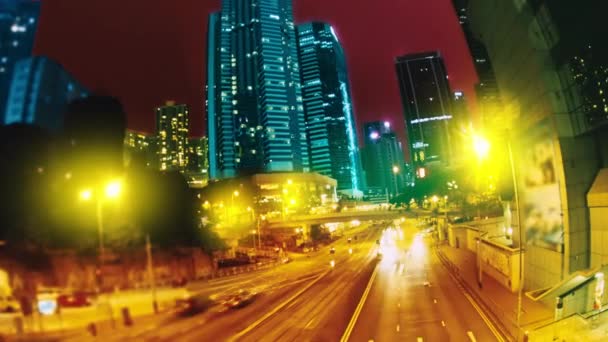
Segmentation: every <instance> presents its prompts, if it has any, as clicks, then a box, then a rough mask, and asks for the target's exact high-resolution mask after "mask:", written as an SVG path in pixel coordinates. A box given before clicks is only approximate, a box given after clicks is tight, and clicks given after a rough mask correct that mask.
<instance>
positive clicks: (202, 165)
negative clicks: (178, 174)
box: [187, 137, 209, 176]
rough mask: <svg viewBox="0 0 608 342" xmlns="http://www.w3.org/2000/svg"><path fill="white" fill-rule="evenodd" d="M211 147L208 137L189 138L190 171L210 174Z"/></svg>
mask: <svg viewBox="0 0 608 342" xmlns="http://www.w3.org/2000/svg"><path fill="white" fill-rule="evenodd" d="M208 154H209V147H208V144H207V137H200V138H190V139H188V168H187V170H188V171H189V172H193V173H199V174H204V175H205V176H206V175H208V170H209V159H208V158H207V155H208Z"/></svg>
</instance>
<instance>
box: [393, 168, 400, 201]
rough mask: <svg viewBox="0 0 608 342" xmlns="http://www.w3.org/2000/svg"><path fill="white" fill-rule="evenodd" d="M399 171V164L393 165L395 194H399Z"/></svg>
mask: <svg viewBox="0 0 608 342" xmlns="http://www.w3.org/2000/svg"><path fill="white" fill-rule="evenodd" d="M399 171H400V170H399V166H396V165H393V186H394V187H395V196H397V195H398V194H399V187H398V186H397V174H398V173H399Z"/></svg>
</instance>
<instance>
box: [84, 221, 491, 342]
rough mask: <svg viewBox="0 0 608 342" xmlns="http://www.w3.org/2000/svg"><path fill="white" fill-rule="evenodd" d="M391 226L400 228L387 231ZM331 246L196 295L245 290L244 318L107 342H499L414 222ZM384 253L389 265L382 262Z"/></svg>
mask: <svg viewBox="0 0 608 342" xmlns="http://www.w3.org/2000/svg"><path fill="white" fill-rule="evenodd" d="M389 226H391V227H392V228H389V229H385V228H387V227H389ZM355 235H356V236H357V239H356V240H355V239H354V236H355ZM348 237H351V238H352V239H351V241H350V242H349V241H348ZM332 247H333V248H334V249H335V253H334V254H330V253H329V248H330V247H326V248H324V249H322V250H321V251H318V252H315V253H311V254H309V255H308V256H305V257H301V258H298V259H295V260H294V261H293V262H291V263H289V264H286V265H282V266H279V267H276V268H271V269H267V270H260V271H257V272H255V273H251V274H243V275H239V276H234V277H232V278H226V279H220V280H216V281H212V282H208V283H204V284H195V285H194V286H192V287H191V290H193V291H196V292H199V293H204V294H205V295H210V296H212V297H213V298H221V297H222V296H224V295H226V294H230V293H234V292H236V291H238V290H239V289H247V290H251V291H254V292H256V293H258V295H257V297H256V300H255V301H254V302H253V303H251V304H250V305H247V306H245V307H243V308H241V309H228V308H226V307H225V306H223V305H222V304H221V302H218V303H220V304H218V305H216V306H214V307H212V308H211V309H210V310H208V311H207V312H204V313H200V314H197V315H194V316H192V317H176V316H175V315H164V316H161V317H158V318H157V319H155V320H150V321H145V323H140V324H136V326H135V327H133V328H130V329H128V330H126V331H125V330H123V331H117V332H116V333H114V334H106V335H105V336H104V339H106V340H108V341H131V340H139V341H203V340H215V341H366V342H367V341H417V342H420V341H495V340H501V337H500V336H499V335H498V334H497V333H496V334H495V331H494V329H493V328H492V324H491V323H490V322H489V321H486V319H485V316H484V315H483V313H481V312H480V311H478V310H479V308H478V306H477V305H476V304H475V302H474V301H473V300H472V298H471V297H470V296H468V295H467V294H466V292H465V291H464V290H463V289H462V288H460V287H459V286H458V283H457V282H455V281H454V280H453V279H452V278H451V275H450V273H449V272H448V270H447V269H446V268H445V267H443V265H442V264H441V261H440V260H439V259H438V258H437V257H436V255H435V254H434V252H433V250H432V241H431V239H430V238H429V237H424V235H423V234H420V233H419V231H418V228H417V227H416V225H415V220H413V219H412V220H409V219H408V220H407V221H406V222H405V223H402V224H401V226H400V225H394V224H392V225H389V224H386V225H384V226H375V227H374V228H372V227H371V226H370V225H363V226H362V227H360V228H359V229H358V230H357V231H350V232H347V234H346V236H345V237H344V238H343V239H340V240H339V241H337V242H335V243H334V244H332ZM349 249H352V253H350V252H349ZM378 251H381V253H382V258H378V256H377V255H378V254H377V253H378ZM332 260H333V261H334V263H335V266H333V267H332V266H331V265H330V261H332ZM80 337H82V336H80ZM79 340H82V339H79Z"/></svg>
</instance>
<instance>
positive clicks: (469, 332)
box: [467, 331, 477, 342]
mask: <svg viewBox="0 0 608 342" xmlns="http://www.w3.org/2000/svg"><path fill="white" fill-rule="evenodd" d="M467 336H469V339H470V340H471V342H477V339H476V338H475V335H473V332H472V331H467Z"/></svg>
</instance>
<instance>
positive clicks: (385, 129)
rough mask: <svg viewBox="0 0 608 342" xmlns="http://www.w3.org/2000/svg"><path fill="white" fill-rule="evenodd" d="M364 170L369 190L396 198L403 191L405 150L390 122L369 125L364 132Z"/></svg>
mask: <svg viewBox="0 0 608 342" xmlns="http://www.w3.org/2000/svg"><path fill="white" fill-rule="evenodd" d="M363 134H364V140H365V147H364V151H363V167H364V169H365V172H366V176H367V187H368V188H369V189H374V188H377V189H379V190H380V191H384V192H386V194H387V195H390V197H393V196H395V195H397V194H399V193H401V191H402V190H403V185H404V179H405V177H404V176H405V170H404V164H405V163H404V160H403V149H402V147H401V143H400V142H399V139H397V136H396V135H395V133H394V132H393V130H392V129H391V124H390V123H389V122H388V121H384V122H382V121H375V122H368V123H366V124H365V125H364V128H363Z"/></svg>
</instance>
